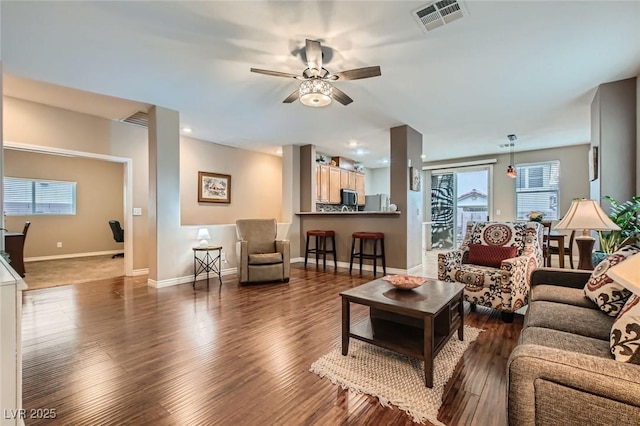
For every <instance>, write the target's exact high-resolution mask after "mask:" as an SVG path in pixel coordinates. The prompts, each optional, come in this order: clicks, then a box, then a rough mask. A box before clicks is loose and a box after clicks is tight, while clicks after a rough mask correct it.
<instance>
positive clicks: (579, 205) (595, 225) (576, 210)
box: [554, 199, 620, 231]
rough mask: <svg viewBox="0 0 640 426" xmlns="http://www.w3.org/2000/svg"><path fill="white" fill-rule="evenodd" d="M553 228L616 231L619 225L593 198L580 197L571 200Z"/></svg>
mask: <svg viewBox="0 0 640 426" xmlns="http://www.w3.org/2000/svg"><path fill="white" fill-rule="evenodd" d="M554 229H569V230H573V229H575V230H586V229H591V230H593V231H617V230H619V229H620V227H619V226H618V225H616V224H615V223H613V221H611V219H609V217H608V216H607V214H606V213H605V212H604V211H603V210H602V208H601V207H600V205H599V204H598V203H596V202H595V201H594V200H586V199H582V200H573V202H572V203H571V207H569V211H568V212H567V214H565V215H564V217H563V218H562V220H560V222H558V224H557V225H556V226H555V228H554Z"/></svg>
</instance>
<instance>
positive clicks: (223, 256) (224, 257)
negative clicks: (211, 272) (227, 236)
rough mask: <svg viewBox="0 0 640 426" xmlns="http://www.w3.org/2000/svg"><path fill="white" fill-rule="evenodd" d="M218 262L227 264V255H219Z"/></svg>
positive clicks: (223, 253)
mask: <svg viewBox="0 0 640 426" xmlns="http://www.w3.org/2000/svg"><path fill="white" fill-rule="evenodd" d="M220 260H222V261H223V262H224V263H227V253H225V252H222V253H220Z"/></svg>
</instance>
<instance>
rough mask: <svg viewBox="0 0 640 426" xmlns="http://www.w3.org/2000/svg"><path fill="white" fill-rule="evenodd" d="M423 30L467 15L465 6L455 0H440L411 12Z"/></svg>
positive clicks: (432, 28)
mask: <svg viewBox="0 0 640 426" xmlns="http://www.w3.org/2000/svg"><path fill="white" fill-rule="evenodd" d="M411 14H412V15H413V17H414V18H415V19H416V21H417V22H418V25H420V28H422V30H423V31H425V32H426V31H431V30H435V29H436V28H438V27H441V26H443V25H445V24H448V23H450V22H453V21H455V20H456V19H460V18H462V17H463V16H467V15H468V12H467V8H466V7H465V6H464V4H463V3H462V2H460V1H457V0H441V1H437V2H435V3H431V4H428V5H426V6H422V7H421V8H418V9H416V10H414V11H413V12H411Z"/></svg>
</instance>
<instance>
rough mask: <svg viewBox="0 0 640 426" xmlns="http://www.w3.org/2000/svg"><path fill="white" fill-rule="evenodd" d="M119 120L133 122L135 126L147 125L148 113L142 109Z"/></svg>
mask: <svg viewBox="0 0 640 426" xmlns="http://www.w3.org/2000/svg"><path fill="white" fill-rule="evenodd" d="M121 121H122V122H124V123H131V124H135V125H136V126H142V127H149V114H147V113H146V112H143V111H138V112H136V113H134V114H131V115H130V116H129V117H127V118H123V119H122V120H121Z"/></svg>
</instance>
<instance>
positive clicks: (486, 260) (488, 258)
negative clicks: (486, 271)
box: [467, 244, 518, 268]
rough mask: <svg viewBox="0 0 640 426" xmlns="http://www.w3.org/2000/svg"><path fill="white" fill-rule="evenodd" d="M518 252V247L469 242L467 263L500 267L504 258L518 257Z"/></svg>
mask: <svg viewBox="0 0 640 426" xmlns="http://www.w3.org/2000/svg"><path fill="white" fill-rule="evenodd" d="M517 252H518V247H509V246H507V247H500V246H487V245H484V244H469V257H468V259H467V263H470V264H472V265H483V266H491V267H493V268H499V267H500V264H501V263H502V261H503V260H505V259H510V258H512V257H516V253H517Z"/></svg>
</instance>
